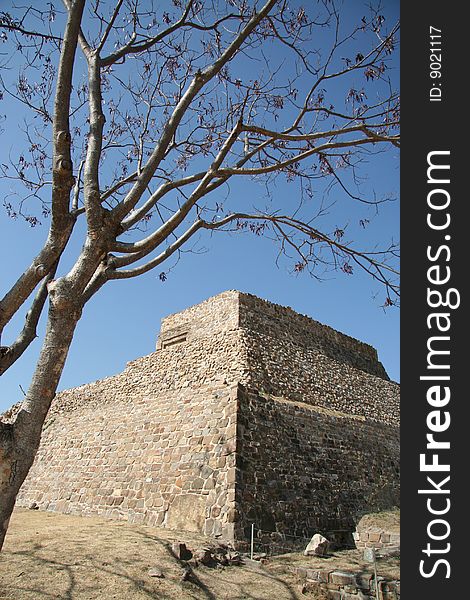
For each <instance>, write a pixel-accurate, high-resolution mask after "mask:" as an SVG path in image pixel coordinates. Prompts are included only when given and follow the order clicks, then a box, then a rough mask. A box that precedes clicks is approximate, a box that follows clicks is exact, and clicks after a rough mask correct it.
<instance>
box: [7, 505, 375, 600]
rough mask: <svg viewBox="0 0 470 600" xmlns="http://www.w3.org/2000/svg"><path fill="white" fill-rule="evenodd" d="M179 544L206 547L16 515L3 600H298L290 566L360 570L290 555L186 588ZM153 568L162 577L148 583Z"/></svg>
mask: <svg viewBox="0 0 470 600" xmlns="http://www.w3.org/2000/svg"><path fill="white" fill-rule="evenodd" d="M176 540H180V541H184V542H185V543H186V544H187V545H188V547H190V548H191V547H192V548H195V547H197V546H201V545H204V544H207V539H206V538H204V537H202V536H199V535H197V534H191V533H186V532H184V533H183V532H174V531H168V530H165V529H156V528H151V527H145V526H136V525H128V524H127V523H125V522H121V521H108V520H104V519H100V518H97V517H75V516H71V515H61V514H55V513H44V512H39V511H31V510H25V509H16V510H15V512H14V515H13V517H12V520H11V525H10V529H9V532H8V535H7V539H6V542H5V546H4V550H3V552H2V554H1V555H0V600H6V599H8V600H43V599H44V600H47V599H54V600H58V599H61V600H62V599H63V600H95V599H96V600H97V599H100V600H114V599H115V600H134V599H135V600H141V599H142V600H143V599H148V598H158V599H159V600H160V599H161V600H187V599H188V600H189V599H195V600H196V599H205V600H300V599H301V598H305V596H304V595H302V594H301V591H300V580H299V579H298V578H297V577H296V576H295V575H293V574H292V573H291V572H290V570H289V566H290V565H294V564H299V565H300V564H302V565H305V566H310V567H312V568H316V567H315V564H316V563H318V565H319V566H318V567H317V568H330V567H331V568H332V569H335V568H342V569H347V568H351V569H354V570H356V568H357V567H361V565H360V560H359V556H360V553H356V554H357V555H358V556H356V557H354V556H353V555H352V554H344V556H343V553H338V554H337V556H336V557H331V558H325V559H318V558H317V559H314V558H311V557H303V556H302V555H301V554H289V555H284V556H283V557H276V558H274V559H272V560H270V561H268V563H267V564H266V565H260V566H259V567H256V566H255V567H253V566H242V567H236V566H232V567H226V568H223V569H221V568H217V569H210V568H207V567H198V568H197V569H194V571H193V573H194V577H193V579H192V581H185V582H182V581H181V575H182V573H183V569H182V565H181V563H180V562H179V561H178V560H177V559H175V557H174V556H173V554H172V552H171V549H170V547H171V543H172V542H173V541H176ZM346 556H348V557H349V558H345V557H346ZM328 561H329V562H328ZM335 561H336V562H335ZM314 563H315V564H314ZM362 566H364V565H362ZM151 567H157V568H158V569H159V570H160V571H162V573H163V574H164V577H163V578H154V577H150V576H149V575H148V570H149V568H151ZM369 567H370V565H369ZM380 574H383V575H385V573H382V572H381V573H380ZM309 597H310V598H314V597H315V596H313V595H312V596H309Z"/></svg>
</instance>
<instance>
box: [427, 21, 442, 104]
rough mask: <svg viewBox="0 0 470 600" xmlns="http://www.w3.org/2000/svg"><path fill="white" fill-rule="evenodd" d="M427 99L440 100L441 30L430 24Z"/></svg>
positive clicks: (431, 100)
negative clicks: (428, 87)
mask: <svg viewBox="0 0 470 600" xmlns="http://www.w3.org/2000/svg"><path fill="white" fill-rule="evenodd" d="M429 77H430V79H431V82H432V83H431V87H430V89H429V101H430V102H440V101H441V100H442V81H441V79H442V31H441V30H440V29H438V28H437V27H433V26H432V25H431V26H430V27H429Z"/></svg>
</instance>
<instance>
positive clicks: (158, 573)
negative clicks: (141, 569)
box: [148, 567, 165, 579]
mask: <svg viewBox="0 0 470 600" xmlns="http://www.w3.org/2000/svg"><path fill="white" fill-rule="evenodd" d="M148 575H149V577H157V578H158V579H163V578H164V577H165V574H164V573H163V571H162V570H161V569H157V568H156V567H153V568H151V569H149V570H148Z"/></svg>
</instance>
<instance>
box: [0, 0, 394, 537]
mask: <svg viewBox="0 0 470 600" xmlns="http://www.w3.org/2000/svg"><path fill="white" fill-rule="evenodd" d="M162 4H163V5H164V7H163V8H162ZM307 4H308V6H309V10H306V9H304V8H302V7H301V6H300V5H299V4H298V3H297V2H294V3H293V6H294V8H291V7H290V5H288V3H287V2H286V1H285V0H264V3H263V4H261V2H258V1H257V0H226V1H223V0H208V1H207V2H206V1H204V2H201V1H199V0H173V1H172V2H170V1H169V0H168V2H166V3H161V2H158V3H154V2H153V0H113V1H111V0H109V1H108V2H107V1H105V0H88V1H86V0H63V6H60V7H54V4H53V3H51V4H50V3H48V4H47V8H44V6H46V5H43V7H40V8H37V7H36V8H34V7H28V8H25V7H24V6H18V7H17V8H14V7H13V8H12V9H11V10H10V11H9V12H3V13H0V37H1V39H2V40H3V42H4V44H3V48H8V47H11V50H12V52H13V53H16V56H15V58H12V55H11V54H2V55H1V60H3V67H4V69H3V73H4V74H3V75H2V76H1V79H0V85H1V89H2V92H1V93H2V95H4V96H5V95H8V96H11V97H14V98H15V100H17V101H18V102H20V103H21V104H22V105H23V106H24V107H25V110H26V113H27V114H29V115H30V117H31V119H30V121H29V122H27V124H26V127H25V131H24V133H25V140H26V144H25V146H24V148H25V150H24V152H22V153H21V154H20V155H19V156H10V161H9V163H7V162H4V163H3V164H2V166H1V169H2V172H1V175H2V177H3V178H5V179H9V180H11V185H14V186H16V187H15V189H16V190H17V194H18V198H17V200H13V199H11V198H6V199H4V206H5V208H6V210H7V211H8V213H9V214H10V215H11V216H18V215H22V216H23V217H24V218H25V219H27V220H28V221H29V223H30V224H31V225H33V226H34V225H36V224H37V223H38V221H39V218H43V219H49V220H50V226H49V234H48V237H47V240H46V242H45V244H44V246H43V248H42V249H41V250H40V252H39V253H38V254H37V256H36V257H34V259H33V260H32V262H31V264H30V266H29V267H28V268H27V269H26V270H25V271H24V272H23V273H21V275H20V276H19V278H18V280H17V281H16V282H15V283H14V284H13V285H12V287H11V289H9V290H7V292H6V293H5V295H4V297H3V298H2V300H1V301H0V335H1V332H2V331H3V329H4V327H5V326H6V325H7V324H8V323H9V322H10V320H11V319H12V317H13V316H14V315H15V313H17V311H18V310H19V309H20V308H21V307H22V306H23V305H24V303H27V302H30V309H29V311H28V312H27V316H26V322H25V325H24V328H23V329H22V331H20V332H19V333H18V334H17V336H16V339H15V341H13V342H12V343H11V344H9V345H8V346H3V347H2V348H1V353H0V373H3V372H5V370H6V369H8V368H9V367H10V366H11V365H12V364H13V363H14V362H15V361H16V360H17V359H18V358H20V357H21V355H22V353H23V352H24V350H25V349H26V348H27V347H28V346H29V344H31V342H32V341H33V339H34V338H35V337H36V326H37V323H38V320H39V317H40V315H41V313H42V312H43V310H46V308H45V307H47V311H48V317H47V327H46V331H45V334H44V338H43V340H42V349H41V352H40V356H39V359H38V363H37V367H36V370H35V373H34V375H33V378H32V381H31V384H30V387H29V389H28V391H27V394H26V396H25V399H24V401H23V403H22V405H21V408H20V409H19V411H18V412H17V414H16V418H15V419H13V420H12V422H6V421H5V422H0V523H1V531H0V547H1V544H2V543H3V539H4V536H5V533H6V530H7V526H8V521H9V517H10V515H11V512H12V510H13V506H14V503H15V498H16V495H17V493H18V490H19V488H20V486H21V484H22V483H23V481H24V479H25V477H26V475H27V473H28V471H29V469H30V467H31V465H32V463H33V460H34V457H35V454H36V451H37V448H38V445H39V442H40V438H41V429H42V426H43V423H44V420H45V418H46V415H47V412H48V410H49V407H50V404H51V402H52V400H53V398H54V395H55V392H56V388H57V385H58V382H59V378H60V376H61V373H62V370H63V367H64V363H65V360H66V357H67V353H68V350H69V347H70V344H71V342H72V338H73V335H74V331H75V327H76V325H77V322H78V321H79V319H80V317H81V314H82V309H83V307H84V305H85V304H86V302H87V301H88V300H89V299H90V298H91V297H92V296H93V295H94V294H96V293H97V292H98V290H99V289H100V288H101V287H102V286H103V285H104V284H105V283H106V282H108V281H110V280H114V279H129V278H133V277H136V276H138V275H140V274H142V273H145V272H147V271H149V270H150V269H156V268H157V267H158V268H161V269H163V270H162V271H161V272H160V277H161V278H162V279H164V278H165V271H164V268H165V267H164V266H163V265H165V264H166V263H165V261H168V260H169V259H170V258H172V259H175V258H177V257H178V256H179V255H180V253H181V252H182V251H184V249H185V248H187V247H188V243H190V244H192V243H193V242H194V240H195V235H196V233H197V232H200V233H203V232H204V231H206V230H208V231H209V232H213V231H216V230H220V231H227V230H229V231H237V230H243V229H248V230H251V231H252V232H253V233H255V234H258V235H265V236H266V237H269V238H273V239H275V240H276V241H277V242H278V243H279V252H280V254H282V255H287V256H290V257H292V258H293V268H294V270H296V271H302V270H304V269H305V270H309V271H311V273H312V274H313V275H314V276H317V277H318V276H321V273H322V270H324V269H329V268H337V269H341V270H343V271H344V272H346V273H352V271H353V269H354V268H361V269H364V270H366V271H367V272H368V273H369V274H370V275H371V276H372V277H373V278H375V279H376V280H378V281H380V282H381V283H383V284H384V286H385V291H386V295H385V297H386V301H385V303H386V304H392V303H395V302H396V299H397V295H398V287H397V280H396V276H397V272H396V265H395V262H396V261H395V258H396V257H397V248H396V246H395V245H394V244H390V245H388V246H387V247H385V248H378V247H376V246H372V248H371V249H370V250H367V249H365V248H356V247H355V246H354V245H353V244H352V243H350V242H347V241H346V238H345V232H344V230H343V229H338V228H337V229H336V230H334V231H332V232H328V231H325V230H323V229H320V225H319V223H320V221H321V219H320V218H321V216H322V213H323V211H324V210H325V206H324V204H323V201H324V200H325V198H326V197H328V198H331V197H332V194H336V193H337V192H338V191H341V193H343V194H346V195H347V196H349V197H350V198H352V199H353V200H355V201H357V202H363V203H366V204H375V205H377V204H379V203H380V202H381V200H380V199H377V198H367V197H365V196H363V195H361V193H360V191H358V190H360V185H359V184H360V176H359V173H360V169H361V168H363V167H364V164H363V163H364V160H365V158H366V157H367V156H368V155H370V154H371V153H376V152H384V151H386V149H388V148H390V149H391V150H393V147H395V146H398V145H399V136H398V114H399V112H398V111H399V105H398V97H397V95H396V94H395V92H394V91H393V87H392V85H391V83H390V77H389V70H388V69H389V61H390V56H391V54H392V53H393V51H394V48H395V45H396V38H397V33H398V25H396V24H392V25H389V24H388V23H386V22H385V19H384V17H383V16H382V14H381V12H380V10H378V9H377V10H372V9H371V10H370V14H368V15H366V16H363V15H362V14H360V15H358V18H357V23H356V24H351V23H350V19H348V24H347V26H348V27H349V29H346V27H345V26H343V24H342V21H341V11H340V10H338V9H337V8H336V7H335V6H334V4H333V3H332V2H330V1H328V0H325V1H324V2H318V3H317V2H315V3H314V2H308V3H307ZM19 57H21V64H20V66H19V67H18V64H19ZM332 98H335V101H334V100H333V99H332ZM338 98H341V101H339V100H338ZM338 102H339V104H338ZM32 117H34V119H33V118H32ZM238 177H244V178H245V179H246V180H249V181H252V180H254V181H263V182H264V183H265V184H266V185H265V190H266V192H265V195H264V197H263V199H260V198H254V201H253V202H251V203H249V202H248V201H247V199H246V198H242V199H241V198H236V197H233V196H232V195H231V194H230V192H229V187H228V186H229V183H230V181H233V180H234V179H235V178H238ZM275 178H284V179H287V180H289V181H290V180H295V181H297V182H299V197H298V202H296V203H293V202H292V201H289V202H287V201H285V200H284V201H283V199H282V198H278V197H276V195H275V194H274V193H273V186H272V185H271V184H272V183H273V181H274V179H275ZM20 185H21V186H23V191H22V192H21V191H20ZM322 186H323V187H322ZM317 189H323V190H324V192H325V193H324V194H323V195H322V196H321V199H320V200H318V199H316V197H315V194H316V190H317ZM261 204H263V206H261ZM32 206H33V207H35V208H33V209H32V208H31V207H32ZM38 207H39V211H40V212H42V217H38V214H39V213H38V210H37V209H38ZM255 207H256V208H255ZM34 211H36V212H34ZM82 219H84V220H85V221H86V227H83V230H84V231H85V234H84V239H83V247H82V249H81V251H80V252H79V253H78V255H77V256H76V259H75V262H74V264H73V266H72V268H71V269H70V270H69V271H68V272H62V270H61V265H60V260H61V257H62V255H63V254H64V252H65V250H66V248H67V247H68V245H69V241H70V238H71V234H72V231H73V230H74V227H75V225H76V223H77V222H79V221H80V220H82ZM46 301H47V302H46Z"/></svg>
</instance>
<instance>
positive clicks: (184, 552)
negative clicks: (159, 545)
mask: <svg viewBox="0 0 470 600" xmlns="http://www.w3.org/2000/svg"><path fill="white" fill-rule="evenodd" d="M171 551H172V552H173V554H174V555H175V557H176V558H177V559H178V560H190V559H191V558H192V557H193V553H192V552H191V550H189V548H187V546H186V544H184V543H183V542H174V543H173V544H172V545H171Z"/></svg>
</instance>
